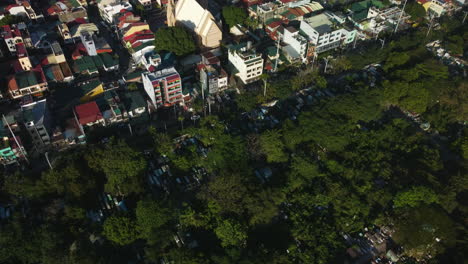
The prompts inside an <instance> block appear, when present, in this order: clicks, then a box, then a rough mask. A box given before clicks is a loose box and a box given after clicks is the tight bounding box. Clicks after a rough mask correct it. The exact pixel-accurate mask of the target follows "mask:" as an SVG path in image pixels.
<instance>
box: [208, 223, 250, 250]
mask: <svg viewBox="0 0 468 264" xmlns="http://www.w3.org/2000/svg"><path fill="white" fill-rule="evenodd" d="M214 231H215V233H216V236H218V238H219V239H220V240H221V245H222V246H223V247H230V246H235V247H244V246H245V243H246V240H247V232H246V230H245V228H244V226H243V225H241V224H240V223H238V222H235V221H234V220H223V221H221V222H220V223H219V225H218V226H217V227H216V228H215V230H214Z"/></svg>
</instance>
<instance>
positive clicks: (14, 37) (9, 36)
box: [0, 25, 23, 55]
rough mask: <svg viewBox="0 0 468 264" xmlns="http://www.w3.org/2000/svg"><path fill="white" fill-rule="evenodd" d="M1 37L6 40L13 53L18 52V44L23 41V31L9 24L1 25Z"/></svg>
mask: <svg viewBox="0 0 468 264" xmlns="http://www.w3.org/2000/svg"><path fill="white" fill-rule="evenodd" d="M0 37H1V38H2V39H3V40H4V41H5V44H6V46H7V47H8V50H9V51H10V53H11V54H12V55H15V54H16V44H18V43H23V37H22V36H21V31H20V30H19V29H18V28H16V27H13V28H12V27H10V26H9V25H5V26H2V27H0Z"/></svg>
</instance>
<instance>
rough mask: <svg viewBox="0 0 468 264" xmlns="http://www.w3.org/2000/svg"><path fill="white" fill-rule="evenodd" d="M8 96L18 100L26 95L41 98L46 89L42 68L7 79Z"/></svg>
mask: <svg viewBox="0 0 468 264" xmlns="http://www.w3.org/2000/svg"><path fill="white" fill-rule="evenodd" d="M7 82H8V95H9V96H10V98H12V99H19V98H21V97H23V96H26V95H34V96H42V95H43V93H44V92H45V91H47V89H48V85H47V80H46V77H45V75H44V72H43V71H42V68H40V67H39V68H37V69H33V70H31V71H25V72H20V73H17V74H15V75H13V76H9V77H7Z"/></svg>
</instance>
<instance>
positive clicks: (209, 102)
mask: <svg viewBox="0 0 468 264" xmlns="http://www.w3.org/2000/svg"><path fill="white" fill-rule="evenodd" d="M208 114H209V115H211V98H208Z"/></svg>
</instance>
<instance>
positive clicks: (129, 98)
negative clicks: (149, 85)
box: [123, 91, 147, 119]
mask: <svg viewBox="0 0 468 264" xmlns="http://www.w3.org/2000/svg"><path fill="white" fill-rule="evenodd" d="M123 101H124V105H125V110H126V111H127V113H128V116H129V117H130V118H131V119H132V118H137V117H140V116H141V115H143V114H145V113H146V106H147V104H146V101H145V99H144V98H143V96H142V95H141V94H140V92H139V91H133V92H127V93H125V94H124V98H123Z"/></svg>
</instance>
